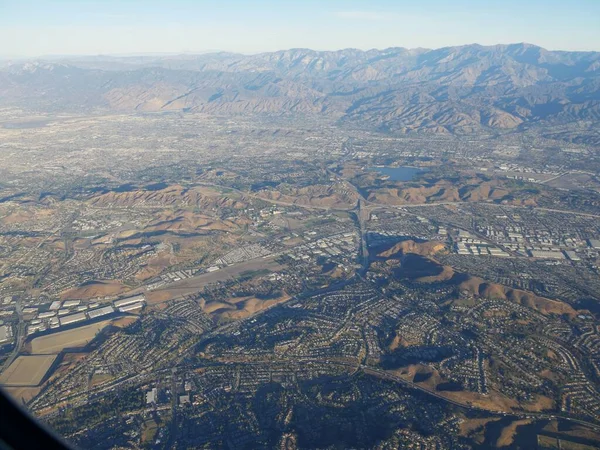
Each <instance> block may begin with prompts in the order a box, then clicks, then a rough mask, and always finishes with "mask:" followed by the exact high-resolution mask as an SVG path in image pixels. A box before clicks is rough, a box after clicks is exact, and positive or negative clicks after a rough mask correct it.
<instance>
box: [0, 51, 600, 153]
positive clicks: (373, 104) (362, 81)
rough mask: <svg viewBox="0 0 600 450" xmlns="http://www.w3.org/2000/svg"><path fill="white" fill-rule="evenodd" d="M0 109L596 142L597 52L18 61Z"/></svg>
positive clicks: (4, 75) (0, 96)
mask: <svg viewBox="0 0 600 450" xmlns="http://www.w3.org/2000/svg"><path fill="white" fill-rule="evenodd" d="M0 106H18V107H25V108H28V109H34V110H44V111H78V110H92V109H107V110H113V111H172V110H185V111H196V112H206V113H216V114H241V113H242V114H248V113H268V114H293V113H308V114H318V115H323V116H324V117H327V118H330V119H332V120H339V121H343V122H347V123H351V124H356V125H360V126H363V127H368V128H371V129H374V130H382V131H390V132H402V133H407V132H437V133H446V134H449V133H452V134H468V133H477V132H482V131H488V132H489V131H493V130H506V129H519V128H524V127H530V126H536V125H542V126H561V127H565V126H566V127H569V126H575V125H576V128H577V130H578V131H577V133H579V134H580V135H581V140H582V141H585V139H590V140H591V142H594V139H596V138H597V139H598V142H600V136H598V135H597V124H598V123H600V52H565V51H548V50H545V49H543V48H541V47H537V46H535V45H531V44H510V45H495V46H481V45H476V44H473V45H465V46H460V47H446V48H440V49H436V50H429V49H412V50H411V49H406V48H388V49H385V50H368V51H362V50H356V49H345V50H339V51H314V50H309V49H291V50H283V51H277V52H272V53H261V54H257V55H250V56H247V55H239V54H232V53H210V54H201V55H175V56H173V55H167V56H139V57H136V56H134V57H109V56H107V57H104V56H98V57H83V58H72V59H62V60H52V61H25V62H20V63H16V64H10V63H3V64H2V65H0Z"/></svg>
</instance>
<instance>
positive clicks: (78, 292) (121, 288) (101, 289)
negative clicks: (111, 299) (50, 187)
mask: <svg viewBox="0 0 600 450" xmlns="http://www.w3.org/2000/svg"><path fill="white" fill-rule="evenodd" d="M128 290H129V288H128V287H127V286H125V285H124V284H121V283H119V282H117V281H93V282H90V283H86V284H84V285H82V286H79V287H76V288H74V289H70V290H68V291H65V292H63V293H62V294H61V298H62V299H63V300H70V299H82V300H87V299H91V298H98V297H107V296H115V295H120V294H122V293H123V292H126V291H128Z"/></svg>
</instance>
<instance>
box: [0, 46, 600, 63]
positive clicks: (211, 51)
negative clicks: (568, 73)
mask: <svg viewBox="0 0 600 450" xmlns="http://www.w3.org/2000/svg"><path fill="white" fill-rule="evenodd" d="M518 45H521V46H531V47H535V48H539V49H541V50H545V51H551V52H566V53H598V52H600V49H599V50H564V49H548V48H545V47H542V46H540V45H537V44H532V43H530V42H511V43H507V44H503V43H498V44H489V45H486V44H479V43H477V42H472V43H468V44H460V45H447V46H443V47H435V48H434V47H404V46H390V47H384V48H377V47H373V48H367V49H362V48H358V47H343V48H337V49H325V50H323V49H321V50H318V49H315V48H310V47H289V48H282V49H278V50H270V51H256V52H236V51H232V50H219V49H209V50H182V51H172V52H171V51H168V52H126V53H67V54H60V53H50V54H43V55H35V56H24V55H2V54H0V59H4V60H11V59H15V60H34V59H39V60H44V59H65V58H86V57H88V58H89V57H111V58H133V57H152V56H154V57H160V56H199V55H218V54H221V53H227V54H232V55H242V56H257V55H263V54H268V53H277V52H286V51H293V50H310V51H314V52H322V53H336V52H342V51H348V50H353V51H359V52H364V53H366V52H370V51H379V52H382V51H386V50H392V49H402V50H408V51H415V50H421V51H435V50H443V49H447V48H461V47H484V48H492V47H510V46H518Z"/></svg>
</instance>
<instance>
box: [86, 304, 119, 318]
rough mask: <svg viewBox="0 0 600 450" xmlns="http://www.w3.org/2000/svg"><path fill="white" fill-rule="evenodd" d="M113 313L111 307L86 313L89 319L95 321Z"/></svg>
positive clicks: (113, 309)
mask: <svg viewBox="0 0 600 450" xmlns="http://www.w3.org/2000/svg"><path fill="white" fill-rule="evenodd" d="M114 312H115V308H113V307H112V306H111V305H108V306H104V307H103V308H98V309H94V310H92V311H89V312H88V316H89V317H90V319H95V318H96V317H101V316H106V315H108V314H112V313H114Z"/></svg>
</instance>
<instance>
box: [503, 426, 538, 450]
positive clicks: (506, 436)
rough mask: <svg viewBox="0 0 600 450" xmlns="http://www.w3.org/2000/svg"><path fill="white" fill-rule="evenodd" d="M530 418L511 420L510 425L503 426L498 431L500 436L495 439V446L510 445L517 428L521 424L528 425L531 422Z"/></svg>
mask: <svg viewBox="0 0 600 450" xmlns="http://www.w3.org/2000/svg"><path fill="white" fill-rule="evenodd" d="M532 422H533V420H531V419H521V420H515V421H514V422H511V423H510V425H508V426H506V427H504V428H503V429H502V432H501V433H500V437H499V438H498V440H497V441H496V447H508V446H510V445H512V443H513V441H514V439H515V435H516V434H517V428H518V427H520V426H523V425H529V424H530V423H532Z"/></svg>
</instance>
